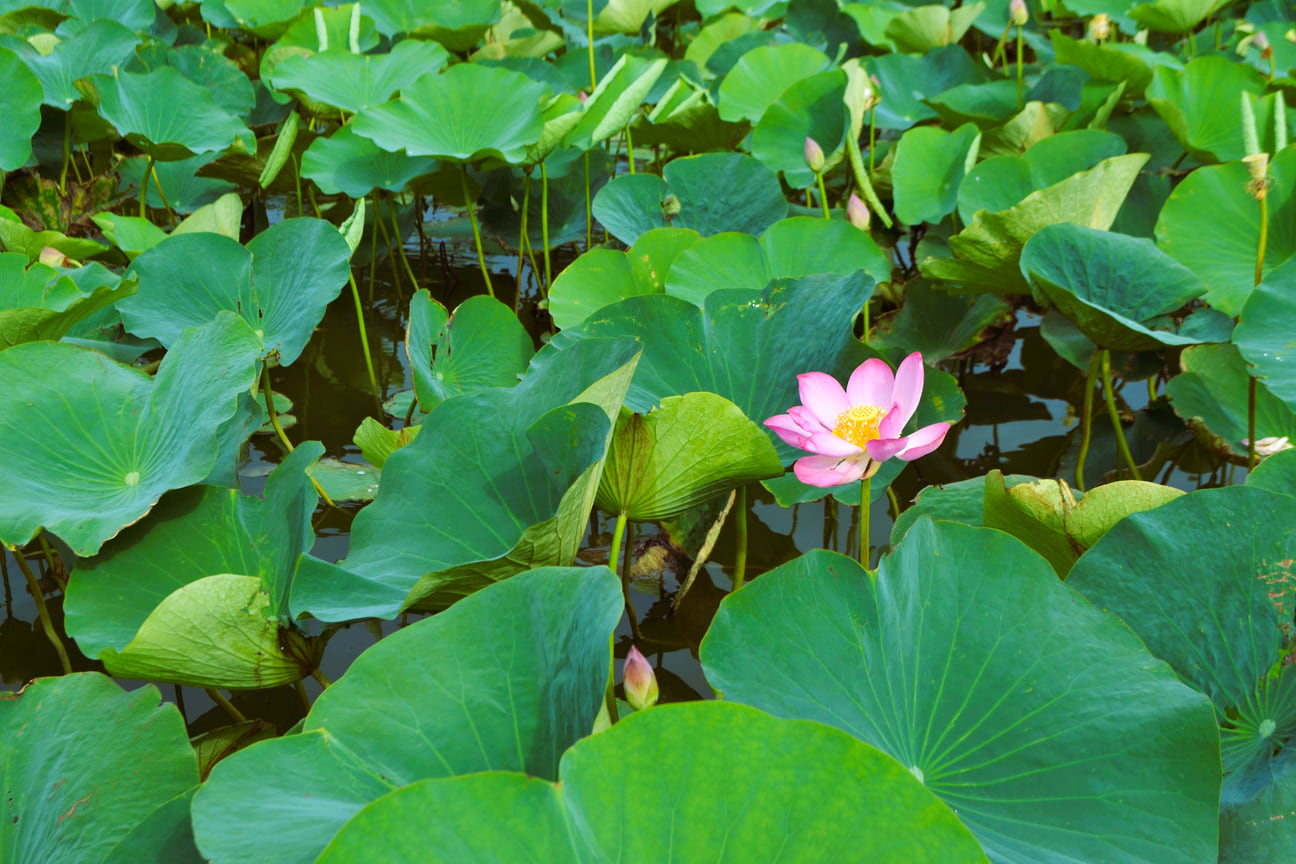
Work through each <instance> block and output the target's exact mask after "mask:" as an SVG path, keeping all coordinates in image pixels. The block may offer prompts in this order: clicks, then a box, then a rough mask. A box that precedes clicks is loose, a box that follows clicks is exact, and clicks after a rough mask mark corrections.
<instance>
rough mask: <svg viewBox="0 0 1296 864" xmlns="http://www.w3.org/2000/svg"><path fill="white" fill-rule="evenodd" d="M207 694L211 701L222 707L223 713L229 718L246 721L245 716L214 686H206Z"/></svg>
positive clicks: (237, 721) (239, 721)
mask: <svg viewBox="0 0 1296 864" xmlns="http://www.w3.org/2000/svg"><path fill="white" fill-rule="evenodd" d="M207 695H208V696H210V697H211V700H212V701H213V702H215V703H216V704H217V705H219V706H220V707H221V708H222V709H224V711H225V713H226V714H228V715H229V716H230V719H231V720H233V721H234V722H235V723H246V722H247V718H246V717H244V716H243V712H242V711H240V710H239V709H237V708H235V707H234V703H233V702H231V701H230V700H228V699H226V698H225V697H224V696H222V695H221V693H220V691H219V690H217V689H216V688H215V687H208V688H207Z"/></svg>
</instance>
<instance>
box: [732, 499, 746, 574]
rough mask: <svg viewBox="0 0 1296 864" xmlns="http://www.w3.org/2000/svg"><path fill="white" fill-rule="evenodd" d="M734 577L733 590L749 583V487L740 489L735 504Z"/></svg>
mask: <svg viewBox="0 0 1296 864" xmlns="http://www.w3.org/2000/svg"><path fill="white" fill-rule="evenodd" d="M734 508H735V509H734V545H735V546H736V547H737V550H736V551H735V552H734V576H733V590H734V591H737V590H738V589H740V588H742V587H743V585H744V584H745V583H746V581H747V487H746V486H739V487H738V499H737V501H735V502H734Z"/></svg>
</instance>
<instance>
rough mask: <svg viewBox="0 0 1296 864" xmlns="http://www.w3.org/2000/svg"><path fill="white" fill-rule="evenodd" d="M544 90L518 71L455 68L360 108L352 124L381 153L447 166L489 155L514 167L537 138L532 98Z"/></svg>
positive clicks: (539, 126) (536, 104) (540, 125)
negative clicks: (399, 153) (431, 159)
mask: <svg viewBox="0 0 1296 864" xmlns="http://www.w3.org/2000/svg"><path fill="white" fill-rule="evenodd" d="M548 89H549V88H548V87H546V86H545V85H544V84H539V83H537V82H535V81H532V80H531V79H530V78H528V77H526V76H525V75H523V74H521V73H520V72H513V71H511V70H509V69H503V68H500V67H490V66H482V65H480V64H477V63H459V64H457V65H454V66H451V67H450V68H449V69H447V70H446V71H444V72H442V73H440V74H437V75H424V76H423V77H421V78H419V79H418V80H416V81H415V82H414V83H413V84H411V85H409V86H407V87H405V88H404V89H403V90H402V91H401V95H400V97H399V98H397V99H394V100H392V101H391V102H385V103H383V104H382V105H372V106H370V107H368V108H366V109H364V110H363V111H361V112H359V113H358V114H356V116H355V119H354V120H353V121H352V125H353V126H354V127H355V131H356V133H357V134H359V135H363V136H365V137H366V138H372V139H373V140H374V141H375V142H376V143H377V144H378V146H379V147H382V148H383V149H384V150H392V151H396V150H401V149H404V150H405V151H406V152H407V153H408V154H409V155H411V156H435V157H436V158H438V159H445V160H448V161H451V162H472V161H474V160H477V159H482V158H484V157H487V156H494V157H496V158H498V159H500V160H502V161H504V162H508V163H510V164H513V165H517V164H520V163H522V162H523V161H525V158H526V155H527V147H528V146H530V145H532V144H535V143H536V142H537V141H539V140H540V136H541V135H542V134H543V133H544V122H543V121H542V120H541V117H540V99H541V98H542V97H543V96H544V95H545V94H546V93H547V92H548ZM483 106H490V110H489V111H487V110H483Z"/></svg>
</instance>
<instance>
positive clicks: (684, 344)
mask: <svg viewBox="0 0 1296 864" xmlns="http://www.w3.org/2000/svg"><path fill="white" fill-rule="evenodd" d="M872 288H873V286H872V280H870V279H869V278H868V276H867V275H864V274H862V273H861V274H851V275H849V276H841V277H826V278H825V279H823V280H816V279H805V280H801V281H799V282H798V281H787V282H784V283H773V284H771V285H770V286H769V287H768V288H767V289H765V290H764V291H751V290H746V289H727V288H726V289H720V290H718V291H713V292H712V293H711V294H710V295H708V296H707V298H706V301H705V303H704V305H703V308H701V309H699V308H698V307H697V306H694V305H693V304H692V303H689V302H688V301H686V300H681V299H679V298H678V297H671V296H669V295H665V294H646V295H643V296H640V297H631V298H629V299H627V300H623V301H621V302H620V303H617V304H614V305H612V306H606V307H604V308H603V309H600V310H599V311H598V312H597V313H595V314H593V315H590V316H589V317H587V318H586V319H585V320H584V321H583V322H581V324H580V325H579V326H578V327H574V328H571V329H568V330H564V331H562V332H561V333H559V334H558V335H557V336H555V337H554V340H553V344H555V345H558V346H560V347H562V346H567V345H572V344H573V343H574V344H576V345H579V344H580V343H581V341H583V340H585V339H587V338H589V337H617V336H621V337H624V336H633V337H636V338H637V339H639V340H640V341H641V342H642V344H643V357H642V358H641V359H640V361H639V368H638V370H637V371H636V373H635V377H634V381H633V383H631V385H630V389H629V391H628V392H627V393H626V397H625V404H626V406H627V407H628V408H630V410H632V411H638V412H639V413H641V414H646V413H647V412H648V411H649V410H651V409H652V408H653V407H655V406H657V405H660V404H662V400H663V399H664V398H666V397H667V396H682V395H684V394H685V393H692V392H697V391H705V392H708V393H715V394H717V395H720V396H723V397H724V398H726V399H728V400H729V401H730V402H733V403H734V404H735V405H737V406H738V408H739V409H740V410H741V411H742V412H743V414H745V415H746V416H747V417H748V418H749V419H751V420H755V421H756V422H760V421H762V420H764V419H765V418H767V417H772V416H774V415H775V414H781V413H783V412H784V411H786V410H787V408H788V406H790V405H794V404H797V402H798V401H799V399H798V398H797V379H796V373H797V372H798V371H799V370H810V369H818V370H821V371H824V372H828V373H829V374H836V375H837V376H838V377H840V378H842V379H843V380H844V379H845V378H846V376H848V375H849V374H850V372H851V371H852V370H854V368H855V366H856V365H857V364H858V362H859V359H860V355H859V354H858V351H859V348H860V345H859V343H858V342H857V341H856V340H855V337H854V335H853V334H852V333H851V329H850V326H849V322H850V321H851V320H852V319H853V318H854V316H855V315H856V314H857V313H858V312H859V309H860V307H861V306H862V305H863V304H864V301H866V300H867V299H868V297H869V295H870V294H871V293H872ZM807 332H815V333H818V334H820V335H819V338H816V339H804V338H801V336H802V334H804V333H807ZM771 440H773V438H772V436H771ZM777 446H778V447H779V453H780V455H781V456H782V457H783V458H784V460H785V462H790V461H791V455H792V453H793V451H792V450H791V448H789V447H788V446H787V445H786V444H783V443H782V442H779V444H778V445H777Z"/></svg>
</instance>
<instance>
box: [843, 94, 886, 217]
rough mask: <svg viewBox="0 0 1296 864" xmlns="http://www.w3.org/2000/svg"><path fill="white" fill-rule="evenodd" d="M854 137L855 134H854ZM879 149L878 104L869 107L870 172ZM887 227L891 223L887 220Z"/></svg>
mask: <svg viewBox="0 0 1296 864" xmlns="http://www.w3.org/2000/svg"><path fill="white" fill-rule="evenodd" d="M852 137H853V136H852ZM875 150H877V106H876V105H874V106H873V107H872V108H870V109H869V173H870V174H872V173H873V152H874V151H875ZM887 227H888V228H890V227H891V223H890V222H887Z"/></svg>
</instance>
